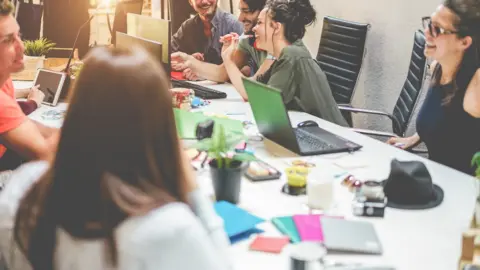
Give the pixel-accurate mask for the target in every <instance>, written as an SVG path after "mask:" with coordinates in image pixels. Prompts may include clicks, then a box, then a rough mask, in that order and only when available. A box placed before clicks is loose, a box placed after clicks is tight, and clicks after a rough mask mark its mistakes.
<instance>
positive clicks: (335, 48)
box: [316, 16, 370, 125]
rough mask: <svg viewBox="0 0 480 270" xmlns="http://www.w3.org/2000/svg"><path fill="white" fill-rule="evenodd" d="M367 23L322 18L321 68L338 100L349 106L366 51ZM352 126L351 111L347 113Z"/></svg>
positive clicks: (319, 54) (345, 114)
mask: <svg viewBox="0 0 480 270" xmlns="http://www.w3.org/2000/svg"><path fill="white" fill-rule="evenodd" d="M369 29H370V24H368V23H357V22H352V21H346V20H342V19H339V18H334V17H329V16H327V17H324V18H323V29H322V37H321V39H320V46H319V48H318V53H317V58H316V59H317V61H318V62H319V64H320V68H321V69H322V70H323V72H325V74H326V75H327V79H328V82H329V84H330V88H331V90H332V93H333V97H334V98H335V101H336V102H337V104H339V105H350V104H351V102H352V98H353V94H354V91H355V86H356V84H357V80H358V77H359V74H360V69H361V67H362V63H363V58H364V55H365V52H366V49H365V42H366V39H367V33H368V30H369ZM344 117H345V118H346V119H347V121H348V122H349V124H350V125H352V121H351V116H350V113H344Z"/></svg>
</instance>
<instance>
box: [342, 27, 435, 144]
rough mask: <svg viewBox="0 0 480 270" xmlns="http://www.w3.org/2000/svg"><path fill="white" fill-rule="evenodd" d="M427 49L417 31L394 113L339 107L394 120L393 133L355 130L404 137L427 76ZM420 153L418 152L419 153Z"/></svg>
mask: <svg viewBox="0 0 480 270" xmlns="http://www.w3.org/2000/svg"><path fill="white" fill-rule="evenodd" d="M424 49H425V35H424V34H423V32H422V31H420V30H417V31H416V32H415V35H414V42H413V48H412V55H411V58H410V66H409V68H408V75H407V78H406V80H405V83H404V85H403V88H402V91H401V92H400V96H399V97H398V100H397V103H396V104H395V107H394V109H393V113H392V114H389V113H386V112H382V111H374V110H366V109H359V108H354V107H352V106H339V108H340V110H342V111H347V112H352V113H365V114H375V115H381V116H386V117H388V118H390V120H392V131H393V133H390V132H382V131H374V130H366V129H353V130H355V131H357V132H359V133H362V134H367V135H373V136H379V137H404V136H405V132H406V130H407V127H408V124H409V122H410V120H411V118H412V115H413V111H414V109H415V105H416V103H417V101H418V97H419V95H420V92H421V89H422V85H423V82H424V79H425V75H426V68H427V61H426V58H425V55H424V54H423V51H424ZM417 152H418V151H417Z"/></svg>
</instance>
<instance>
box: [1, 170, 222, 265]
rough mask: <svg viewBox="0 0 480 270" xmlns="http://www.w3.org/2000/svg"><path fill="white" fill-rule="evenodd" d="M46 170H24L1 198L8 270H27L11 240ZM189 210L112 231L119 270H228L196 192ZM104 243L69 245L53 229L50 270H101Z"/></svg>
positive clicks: (217, 230)
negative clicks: (22, 207)
mask: <svg viewBox="0 0 480 270" xmlns="http://www.w3.org/2000/svg"><path fill="white" fill-rule="evenodd" d="M47 169H48V163H46V162H32V163H28V164H25V165H23V166H22V167H20V168H19V169H17V170H16V171H15V172H14V173H13V174H12V177H11V179H10V180H9V182H8V184H7V185H6V187H5V189H4V190H3V191H2V192H1V193H0V251H1V254H2V257H3V258H2V259H3V261H4V263H5V264H6V266H7V267H8V269H10V270H24V269H25V270H28V269H31V267H30V266H29V264H28V262H27V260H26V259H25V257H24V256H23V254H21V252H20V251H19V250H18V247H17V246H16V244H14V241H13V239H12V237H13V233H12V232H13V226H14V222H15V220H14V217H15V214H16V211H17V208H18V204H19V201H20V200H21V199H22V197H23V196H24V194H25V193H26V192H27V190H28V189H29V188H30V187H31V185H33V184H34V183H35V182H36V181H37V180H38V179H39V178H40V176H42V175H43V173H44V172H45V171H46V170H47ZM189 204H191V205H192V208H190V207H189V206H188V205H186V204H184V203H178V202H175V203H169V204H167V205H165V206H162V207H159V208H157V209H154V210H152V211H150V212H149V213H148V214H146V215H144V216H137V217H131V218H128V219H127V220H125V221H124V222H123V223H121V224H120V225H119V226H118V227H117V229H116V231H115V236H116V241H117V252H118V268H116V269H118V270H154V269H155V270H157V269H178V270H180V269H208V270H217V269H218V270H224V269H230V268H231V265H230V260H229V256H228V250H227V249H228V245H229V243H228V238H227V236H226V234H225V232H224V230H223V221H222V220H221V218H219V217H218V216H217V215H216V213H215V211H214V209H213V206H212V203H211V202H210V201H209V200H208V198H207V197H206V196H203V194H202V193H201V192H200V191H195V192H192V193H190V194H189ZM105 258H106V249H105V245H104V242H103V240H100V239H99V240H80V239H74V238H73V237H72V236H71V235H70V234H68V233H67V232H66V231H64V230H63V229H62V228H58V229H57V247H56V254H55V270H83V269H88V270H105V269H109V268H108V266H107V264H106V260H105Z"/></svg>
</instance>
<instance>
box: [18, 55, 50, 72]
mask: <svg viewBox="0 0 480 270" xmlns="http://www.w3.org/2000/svg"><path fill="white" fill-rule="evenodd" d="M23 61H24V63H25V69H26V70H37V69H39V68H43V67H44V66H45V56H28V55H25V57H24V58H23Z"/></svg>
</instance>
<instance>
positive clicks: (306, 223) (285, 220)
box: [272, 215, 324, 243]
mask: <svg viewBox="0 0 480 270" xmlns="http://www.w3.org/2000/svg"><path fill="white" fill-rule="evenodd" d="M321 217H322V216H321V215H293V216H285V217H276V218H273V219H272V223H273V225H275V227H277V229H278V230H279V231H280V232H281V233H282V234H284V235H286V236H288V237H289V238H290V242H292V243H298V242H301V241H312V242H320V243H322V242H323V240H324V239H323V230H322V227H321V225H320V219H321Z"/></svg>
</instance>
